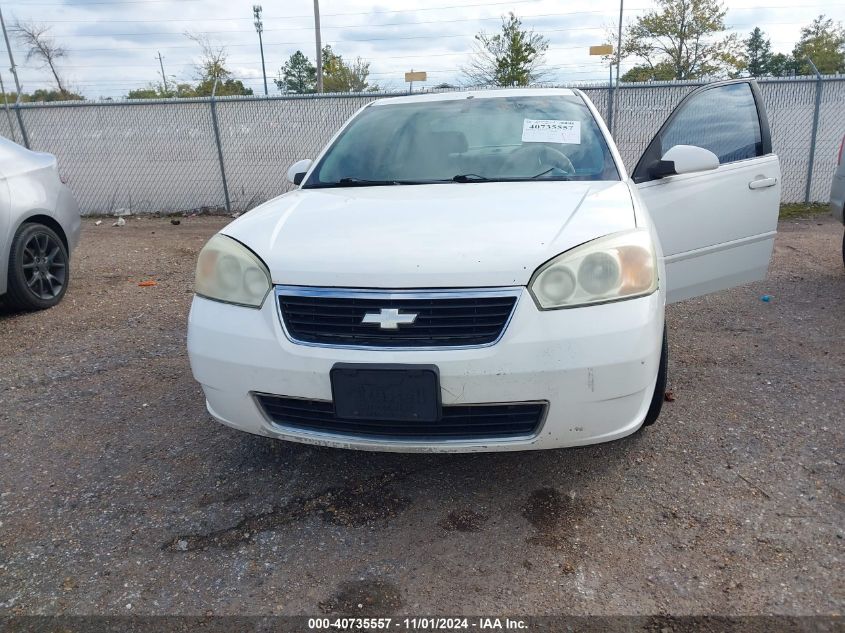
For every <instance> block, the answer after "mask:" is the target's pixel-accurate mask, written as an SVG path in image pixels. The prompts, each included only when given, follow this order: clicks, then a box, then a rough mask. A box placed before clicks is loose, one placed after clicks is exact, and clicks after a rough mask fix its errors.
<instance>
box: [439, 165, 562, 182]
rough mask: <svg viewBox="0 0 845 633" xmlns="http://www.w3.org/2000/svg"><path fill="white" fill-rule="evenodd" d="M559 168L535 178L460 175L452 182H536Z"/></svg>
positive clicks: (558, 178) (559, 177) (542, 172)
mask: <svg viewBox="0 0 845 633" xmlns="http://www.w3.org/2000/svg"><path fill="white" fill-rule="evenodd" d="M555 169H557V167H551V168H550V169H547V170H546V171H541V172H540V173H539V174H534V175H533V176H504V177H502V178H488V177H487V176H479V175H478V174H458V175H457V176H452V182H460V183H467V182H522V181H524V180H535V179H537V178H540V177H541V176H545V175H546V174H548V173H550V172H552V171H554V170H555ZM570 179H571V177H570V176H555V177H554V178H551V179H550V180H570Z"/></svg>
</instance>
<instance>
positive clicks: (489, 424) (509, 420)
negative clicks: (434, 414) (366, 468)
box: [256, 394, 547, 441]
mask: <svg viewBox="0 0 845 633" xmlns="http://www.w3.org/2000/svg"><path fill="white" fill-rule="evenodd" d="M256 399H257V400H258V404H259V405H260V406H261V408H262V409H263V410H264V414H265V415H266V416H267V417H268V418H269V419H270V420H271V421H272V422H273V423H275V424H278V425H280V426H284V427H288V428H291V429H297V430H302V431H317V432H320V433H330V434H336V435H345V436H348V437H361V438H373V439H390V440H407V441H415V440H416V441H426V440H468V439H502V438H510V437H526V436H531V435H534V434H535V433H536V432H537V430H538V429H539V427H540V424H541V423H542V421H543V415H544V414H545V411H546V406H547V405H546V403H545V402H520V403H513V404H475V405H471V404H470V405H454V406H444V407H443V417H442V418H441V419H440V420H439V421H437V422H425V423H423V422H401V423H398V422H384V421H377V420H363V421H362V420H343V419H341V418H338V417H336V416H335V413H334V405H333V404H332V403H331V402H328V401H326V400H301V399H299V398H286V397H284V396H271V395H266V394H259V395H257V396H256Z"/></svg>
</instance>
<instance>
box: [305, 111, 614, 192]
mask: <svg viewBox="0 0 845 633" xmlns="http://www.w3.org/2000/svg"><path fill="white" fill-rule="evenodd" d="M530 179H535V180H619V173H618V171H617V170H616V166H615V165H614V163H613V159H612V158H611V156H610V151H609V150H608V147H607V143H606V142H605V140H604V137H603V136H602V134H601V131H600V130H599V127H598V125H597V124H596V121H595V119H594V118H593V115H592V114H591V113H590V110H589V109H588V108H587V106H586V104H585V103H584V101H583V100H582V99H581V98H580V97H578V96H576V95H545V96H521V97H483V98H473V97H468V98H465V99H453V100H445V101H421V102H415V103H392V104H384V105H378V104H376V105H373V106H370V107H368V108H366V109H364V110H363V111H362V112H361V113H359V114H358V116H356V117H355V118H354V119H353V120H352V122H351V123H350V124H349V125H348V126H347V127H346V129H345V130H344V131H343V133H342V134H341V135H340V136H339V137H338V138H337V139H336V140H335V142H334V143H333V144H332V145H331V147H329V149H328V150H327V152H326V153H325V155H324V156H323V158H322V159H321V160H320V162H319V163H318V164H317V166H316V167H315V168H314V170H313V172H312V173H311V175H310V176H309V178H308V180H307V181H306V182H305V183H304V184H303V187H304V188H317V187H352V186H372V185H398V184H424V183H432V182H459V183H460V182H486V181H509V180H530Z"/></svg>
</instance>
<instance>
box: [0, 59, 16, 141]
mask: <svg viewBox="0 0 845 633" xmlns="http://www.w3.org/2000/svg"><path fill="white" fill-rule="evenodd" d="M0 92H2V93H3V107H4V109H5V110H6V120H7V121H8V122H9V132H11V133H12V140H13V141H14V142H15V143H17V142H18V139H17V135H16V134H15V126H14V125H12V113H11V112H10V111H9V99H8V98H7V96H6V87H5V86H4V85H3V75H2V74H0Z"/></svg>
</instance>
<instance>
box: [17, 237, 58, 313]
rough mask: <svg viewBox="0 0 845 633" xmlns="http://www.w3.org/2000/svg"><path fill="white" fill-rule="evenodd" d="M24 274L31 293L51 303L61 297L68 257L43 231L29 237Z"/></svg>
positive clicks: (24, 254)
mask: <svg viewBox="0 0 845 633" xmlns="http://www.w3.org/2000/svg"><path fill="white" fill-rule="evenodd" d="M23 274H24V278H25V279H26V285H27V287H28V288H29V290H30V292H32V294H34V295H35V296H36V297H38V298H39V299H42V300H44V301H49V300H50V299H54V298H55V297H57V296H59V295H60V294H61V292H62V289H63V288H64V285H65V279H66V278H67V257H66V256H65V253H64V249H63V248H62V245H61V244H59V243H58V242H57V241H56V239H55V238H54V237H53V236H52V235H50V234H48V233H44V232H41V231H37V232H35V233H33V234H32V235H30V236H29V239H28V240H27V241H26V243H25V244H24V247H23Z"/></svg>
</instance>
